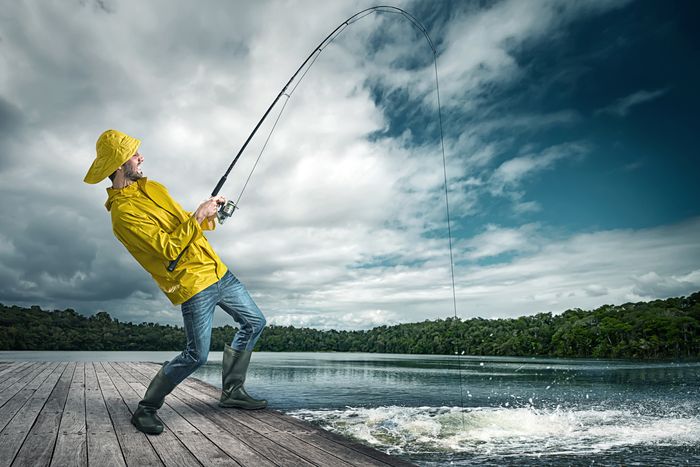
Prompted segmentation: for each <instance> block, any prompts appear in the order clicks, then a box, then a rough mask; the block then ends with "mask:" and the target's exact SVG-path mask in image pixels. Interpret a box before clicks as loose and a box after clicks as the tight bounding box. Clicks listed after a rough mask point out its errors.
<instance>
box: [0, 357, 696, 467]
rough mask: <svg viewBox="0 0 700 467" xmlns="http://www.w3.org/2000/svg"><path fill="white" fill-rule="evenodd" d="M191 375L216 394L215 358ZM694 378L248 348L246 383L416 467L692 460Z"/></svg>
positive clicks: (668, 369) (683, 372) (670, 367)
mask: <svg viewBox="0 0 700 467" xmlns="http://www.w3.org/2000/svg"><path fill="white" fill-rule="evenodd" d="M175 355H177V352H142V353H134V352H66V353H58V352H0V360H14V359H31V360H120V361H130V360H136V361H152V362H156V363H161V362H163V361H165V360H168V359H170V358H172V357H173V356H175ZM193 376H195V377H197V378H200V379H202V380H204V381H207V382H209V383H210V384H213V385H215V386H219V387H220V386H221V352H212V353H210V357H209V362H207V364H206V365H204V366H203V367H201V368H200V369H198V370H197V371H196V372H195V374H194V375H193ZM460 381H461V384H460ZM699 383H700V363H698V362H685V363H672V362H632V361H612V360H563V359H535V358H528V359H519V358H502V357H498V358H496V357H466V356H465V357H459V358H458V357H455V356H415V355H388V354H338V353H265V352H258V353H255V354H254V355H253V359H252V362H251V367H250V371H249V374H248V380H247V383H246V386H247V387H248V390H249V391H250V392H251V394H253V395H255V396H259V397H265V398H266V399H268V401H269V403H270V406H271V407H273V408H276V409H279V410H283V411H286V412H288V413H291V414H292V415H294V416H297V417H300V418H303V419H306V420H308V421H310V422H312V423H316V424H319V425H320V426H323V427H326V428H328V429H331V430H334V431H337V432H339V433H342V434H343V435H345V436H351V437H354V438H356V439H358V440H360V441H362V442H365V443H367V444H371V445H374V446H376V447H377V448H380V449H383V450H384V451H386V452H391V453H395V454H398V455H401V456H404V457H406V458H408V459H410V460H412V461H413V462H416V463H418V464H421V465H445V464H446V463H453V464H454V465H580V464H585V465H590V464H591V463H595V464H596V465H619V464H626V465H631V464H635V463H637V464H641V465H679V464H684V465H700V402H699V401H700V397H699V396H700V384H699Z"/></svg>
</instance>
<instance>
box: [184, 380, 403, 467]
mask: <svg viewBox="0 0 700 467" xmlns="http://www.w3.org/2000/svg"><path fill="white" fill-rule="evenodd" d="M185 381H187V382H188V383H189V386H191V387H193V388H194V389H196V390H199V391H201V392H203V393H205V394H208V395H209V396H210V397H214V398H218V394H219V392H220V390H219V389H218V388H215V387H213V386H211V385H209V384H207V383H205V382H203V381H200V380H198V379H197V378H188V379H187V380H185ZM226 410H230V409H226ZM237 416H238V418H239V419H240V420H241V421H242V422H244V420H247V421H248V422H251V423H255V422H253V421H251V420H250V418H252V419H256V420H258V421H262V422H264V423H266V424H267V425H268V426H269V427H270V428H272V427H275V428H277V429H279V430H282V431H288V432H290V433H292V434H293V435H294V436H296V437H297V438H299V439H301V440H304V441H306V442H308V443H311V444H313V445H315V446H318V447H320V448H322V449H324V450H325V451H326V452H329V453H332V454H333V455H336V456H338V457H341V458H342V459H343V460H345V461H347V462H352V463H353V464H355V465H377V464H379V465H396V466H412V465H415V464H412V463H410V462H408V461H406V460H403V459H400V458H398V457H394V456H390V455H388V454H386V453H383V452H381V451H379V450H377V449H374V448H372V447H370V446H365V445H362V444H359V443H357V442H355V441H352V440H348V439H346V438H343V437H341V436H340V435H337V434H334V433H331V432H329V431H326V430H323V429H321V428H317V427H314V426H313V425H310V424H308V423H306V422H304V421H302V420H298V419H294V418H293V417H289V416H287V415H284V414H282V413H280V412H277V411H274V410H269V409H265V410H252V411H241V413H240V414H238V415H237ZM251 426H252V425H251ZM259 430H265V428H264V427H260V428H259Z"/></svg>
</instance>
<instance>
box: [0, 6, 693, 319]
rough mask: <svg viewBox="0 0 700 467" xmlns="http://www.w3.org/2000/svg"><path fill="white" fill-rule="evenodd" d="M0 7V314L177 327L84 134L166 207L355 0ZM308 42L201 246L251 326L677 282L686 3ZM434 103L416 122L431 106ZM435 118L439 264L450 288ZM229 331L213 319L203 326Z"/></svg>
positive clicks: (209, 169)
mask: <svg viewBox="0 0 700 467" xmlns="http://www.w3.org/2000/svg"><path fill="white" fill-rule="evenodd" d="M3 3H4V5H3V8H2V9H0V214H1V215H2V219H3V221H2V222H1V223H0V303H3V304H5V305H13V304H14V305H20V306H30V305H39V306H41V307H42V308H45V309H65V308H73V309H75V310H77V311H78V312H80V313H83V314H85V315H92V314H94V313H97V312H99V311H106V312H108V313H109V314H110V315H111V316H112V317H114V318H117V319H119V320H120V321H125V322H127V321H131V322H134V323H140V322H144V321H147V322H157V323H161V324H172V325H181V323H182V317H181V313H180V309H179V307H176V306H173V305H172V304H170V302H169V301H168V300H167V298H166V297H165V295H164V294H163V293H162V292H161V291H160V290H159V289H158V287H157V286H156V284H155V282H154V281H153V280H152V279H151V277H150V276H149V275H148V274H147V273H146V272H145V271H144V270H143V269H141V268H140V266H139V265H138V264H137V263H136V261H135V260H134V259H133V258H132V257H131V256H130V255H129V254H128V252H127V251H126V249H125V248H124V247H123V246H122V245H121V244H120V243H119V242H118V240H117V239H116V238H115V237H114V235H113V234H112V228H111V222H110V217H109V213H108V212H107V211H106V209H105V207H104V202H105V200H106V197H107V194H106V191H105V189H106V188H107V187H108V186H109V185H110V184H109V182H108V180H105V181H104V182H102V183H101V184H98V185H87V184H85V183H83V181H82V180H83V177H84V176H85V173H86V172H87V169H88V167H89V166H90V164H91V163H92V160H93V159H94V156H95V142H96V140H97V138H98V136H99V135H100V134H101V133H102V132H103V131H105V130H107V129H109V128H115V129H118V130H120V131H123V132H126V133H128V134H130V135H132V136H134V137H137V138H139V139H140V140H141V141H142V144H141V148H140V153H141V154H142V155H143V156H144V158H145V162H144V164H143V170H144V173H145V175H146V176H148V177H149V179H153V180H157V181H159V182H161V183H163V184H164V185H166V186H167V187H168V189H169V191H170V193H171V194H172V195H173V197H174V198H175V199H176V200H177V201H178V202H179V203H180V204H181V205H182V206H183V207H184V208H185V209H188V210H194V209H195V208H196V206H197V205H198V204H199V203H200V202H201V201H202V200H204V199H205V198H207V197H208V195H209V193H210V192H211V191H212V189H213V188H214V186H215V185H216V182H217V181H218V179H219V177H220V176H221V175H222V174H223V172H224V170H225V169H226V168H227V167H228V165H229V163H230V162H231V161H232V159H233V157H234V156H235V154H236V153H237V152H238V149H239V148H240V147H241V145H242V144H243V142H244V141H245V139H246V138H247V136H248V135H249V134H250V132H251V131H252V129H253V127H254V126H255V124H256V123H257V121H258V120H259V119H260V117H261V116H262V115H263V113H264V112H265V110H266V109H267V107H268V106H269V105H270V104H271V102H272V101H273V99H274V98H275V97H276V96H277V94H278V93H279V92H280V90H281V88H282V86H283V85H284V84H285V83H286V81H287V80H288V79H289V78H290V77H291V76H292V74H293V73H294V71H295V70H296V69H297V67H298V66H299V65H300V64H301V63H302V61H303V60H304V59H305V58H306V57H307V55H308V54H309V53H311V51H312V50H314V48H315V47H316V46H317V45H318V44H319V43H320V41H321V40H322V39H323V38H324V37H325V36H326V35H327V34H328V33H330V32H331V31H332V30H333V29H334V28H335V27H336V26H337V25H339V24H341V23H342V22H343V21H344V20H345V19H346V18H348V17H349V16H351V15H353V14H354V13H356V12H358V11H360V10H362V9H364V8H367V7H370V6H373V5H374V4H373V3H370V2H367V1H337V2H325V1H316V0H306V1H256V2H243V1H240V2H234V1H207V2H186V1H182V0H176V1H149V2H137V1H114V0H97V1H88V0H81V1H60V2H59V1H38V0H35V1H12V2H3ZM392 5H395V6H398V7H400V8H403V9H405V10H407V11H408V12H410V13H411V14H412V15H413V16H414V17H415V18H416V19H418V20H419V21H420V22H421V23H422V24H423V25H424V26H425V28H426V30H427V31H428V34H429V35H430V37H431V39H432V42H433V43H434V44H435V48H436V57H437V67H438V78H439V97H440V104H441V105H440V108H439V109H438V99H437V97H438V96H437V92H436V91H437V87H436V81H435V68H434V64H433V53H432V51H431V48H430V46H429V45H428V42H427V41H426V39H425V37H424V36H423V35H422V33H420V32H419V31H418V30H417V29H416V28H415V27H414V26H413V25H412V24H411V23H410V22H409V21H407V20H406V18H404V17H402V16H401V15H398V14H391V13H374V14H371V15H369V16H366V17H364V18H362V19H361V20H359V21H357V22H354V23H352V24H350V26H348V27H347V28H345V29H344V30H343V32H342V33H341V34H340V35H339V36H338V37H337V38H336V39H335V40H334V41H333V43H332V44H331V45H329V46H328V47H326V48H324V50H323V52H322V53H321V54H320V55H319V57H318V59H317V60H316V61H315V63H314V64H313V66H312V67H311V68H310V69H309V71H308V73H307V74H306V75H305V76H304V78H303V80H302V81H301V82H300V84H299V86H298V87H296V88H295V89H294V92H293V93H292V94H291V97H290V98H289V99H287V98H286V97H284V98H283V99H282V100H281V101H280V103H279V104H278V106H277V107H276V108H275V109H274V110H273V111H272V113H271V117H269V118H267V119H266V120H265V122H264V123H263V125H262V127H261V129H260V131H259V132H258V134H257V135H256V136H255V138H254V139H253V141H252V142H251V144H250V146H249V147H248V149H247V150H246V151H245V152H244V153H243V155H242V157H241V160H240V161H239V163H238V164H237V165H236V167H235V168H234V170H233V172H232V173H231V175H230V176H229V179H228V181H227V184H226V185H225V186H224V188H223V190H222V192H221V194H224V195H226V196H227V197H229V198H234V199H235V198H237V197H238V195H239V193H240V191H241V188H242V186H243V183H244V182H245V179H246V178H247V177H248V175H249V173H250V171H251V168H252V167H253V164H254V163H255V161H256V158H257V157H258V154H259V153H260V150H261V148H262V147H263V145H264V143H265V140H266V138H267V136H268V134H269V132H270V129H271V127H272V124H273V122H274V118H275V117H276V116H277V113H278V111H279V109H280V108H281V106H282V104H284V103H286V106H285V108H284V112H283V114H282V115H281V118H280V120H279V122H278V124H277V126H276V128H275V131H274V132H273V133H272V134H271V137H270V139H269V142H268V144H267V147H266V149H265V151H264V153H263V154H262V156H261V158H260V160H259V163H258V165H257V167H256V169H255V171H254V172H253V174H252V177H251V179H250V183H249V185H248V187H247V188H246V191H245V193H244V194H243V197H242V199H241V202H240V209H239V210H238V211H236V213H235V214H234V216H233V217H232V218H231V219H230V220H228V221H227V222H226V223H225V224H224V225H221V226H218V227H217V229H216V230H215V231H214V232H210V233H207V238H208V239H209V241H210V242H211V243H212V245H213V246H214V248H215V249H216V251H217V252H218V253H219V255H220V256H221V257H222V259H223V260H224V261H225V263H226V264H227V265H228V267H229V268H230V270H231V271H232V272H233V273H234V274H235V275H236V276H237V277H238V278H239V279H240V280H241V281H242V282H243V283H244V284H245V285H246V287H247V288H248V290H249V291H250V293H251V295H252V296H253V298H254V299H255V300H256V302H257V303H258V305H259V306H260V308H261V309H262V311H263V313H264V314H265V315H266V317H267V318H268V322H269V323H272V324H277V325H294V326H297V327H301V326H306V327H314V328H318V329H330V328H334V329H368V328H372V327H375V326H380V325H392V324H397V323H403V322H418V321H424V320H428V319H430V320H432V319H438V318H447V317H451V316H454V315H455V312H456V314H457V315H458V316H459V317H461V318H463V319H468V318H473V317H483V318H508V317H516V316H523V315H529V314H534V313H540V312H552V313H560V312H563V311H565V310H567V309H571V308H582V309H593V308H596V307H598V306H601V305H604V304H622V303H626V302H634V301H646V300H652V299H657V298H667V297H672V296H681V295H688V294H690V293H693V292H695V291H698V290H700V184H699V183H697V174H698V173H700V159H699V157H698V150H697V147H696V144H695V143H696V142H697V134H698V117H697V113H696V112H697V109H698V108H699V107H700V93H698V91H697V83H698V82H700V60H699V51H698V44H700V33H699V32H698V29H697V27H696V24H695V23H696V21H695V18H697V17H698V10H699V9H700V7H699V6H698V3H697V2H694V1H668V2H659V1H636V2H634V1H614V0H606V1H598V0H582V1H577V2H562V1H546V0H542V1H540V0H531V1H521V0H510V1H509V0H505V1H477V2H475V1H455V2H450V1H397V2H392ZM438 110H440V112H441V114H440V113H438ZM440 115H441V117H442V122H443V127H442V131H443V134H444V151H445V160H446V173H447V188H448V195H449V204H450V216H451V224H450V225H451V231H452V236H453V239H452V241H453V257H454V274H455V292H456V310H455V307H454V303H453V295H452V280H451V275H450V251H449V242H448V229H447V222H446V208H445V194H444V173H443V158H442V149H441V144H440V132H441V129H440V125H439V122H440ZM223 324H234V323H232V322H231V320H230V317H229V316H228V315H226V314H225V313H224V312H223V311H221V310H218V311H217V312H216V315H215V319H214V325H215V326H220V325H223Z"/></svg>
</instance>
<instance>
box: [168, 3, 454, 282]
mask: <svg viewBox="0 0 700 467" xmlns="http://www.w3.org/2000/svg"><path fill="white" fill-rule="evenodd" d="M375 12H384V13H396V14H400V15H402V16H404V17H405V18H407V19H408V20H409V21H410V22H411V23H412V24H413V25H414V26H415V27H416V28H418V30H420V31H421V32H422V33H423V34H424V35H425V38H426V39H427V40H428V44H429V45H430V48H431V49H432V51H433V55H436V53H437V52H436V50H435V46H434V45H433V41H432V40H431V39H430V36H429V35H428V32H427V30H426V29H425V27H424V26H423V25H422V24H421V23H420V22H419V21H418V20H417V19H416V18H415V17H414V16H413V15H411V14H410V13H408V12H407V11H405V10H403V9H401V8H398V7H395V6H388V5H379V6H373V7H370V8H366V9H364V10H362V11H359V12H357V13H355V14H354V15H352V16H350V17H349V18H348V19H346V20H345V21H343V22H342V23H340V24H339V25H338V27H336V28H335V29H334V30H333V31H331V33H330V34H328V35H327V36H326V37H325V39H323V40H322V41H321V43H320V44H318V46H316V48H315V49H314V50H313V51H312V52H311V53H310V54H309V56H308V57H306V60H304V62H303V63H302V64H301V65H300V66H299V68H297V70H296V71H295V72H294V74H293V75H292V77H291V78H289V81H287V83H286V84H285V85H284V86H283V87H282V90H281V91H280V92H279V94H277V97H275V99H274V100H273V101H272V104H270V106H269V107H268V108H267V110H266V111H265V113H264V114H263V116H262V117H261V118H260V120H259V121H258V123H257V124H256V125H255V128H253V131H252V132H251V133H250V134H249V135H248V137H247V138H246V140H245V142H244V143H243V145H242V146H241V148H240V149H239V150H238V153H237V154H236V157H235V158H234V159H233V162H231V165H229V166H228V169H226V172H224V175H223V176H222V177H221V178H220V179H219V182H218V183H217V184H216V186H215V187H214V190H212V192H211V196H212V197H213V196H216V195H218V194H219V191H221V188H222V187H223V186H224V183H226V179H227V178H228V175H229V174H230V173H231V170H233V167H234V166H235V165H236V163H237V162H238V159H240V157H241V155H242V154H243V151H245V149H246V148H247V147H248V143H250V141H251V140H252V139H253V137H254V136H255V134H256V133H257V132H258V129H259V128H260V126H261V125H262V123H263V122H264V121H265V119H266V118H267V117H268V115H269V114H270V112H271V111H272V109H273V108H274V107H275V105H277V103H278V102H279V100H280V99H281V98H282V96H286V97H287V101H286V102H285V104H284V105H285V106H286V105H287V102H289V98H290V97H291V95H292V93H293V92H294V90H296V88H297V86H298V85H299V83H301V80H302V79H303V78H304V76H305V75H306V72H308V71H309V69H310V68H311V66H312V65H313V63H314V62H315V61H316V59H317V58H318V57H319V55H320V54H321V52H322V51H323V49H324V48H325V47H326V46H328V45H329V44H330V43H331V42H333V41H334V40H335V39H336V38H337V37H338V36H339V35H340V33H341V32H343V30H344V29H345V28H346V27H348V26H349V25H350V24H352V23H354V22H355V21H359V20H360V19H362V18H364V17H365V16H367V15H370V14H372V13H375ZM307 64H308V65H309V66H308V67H307V68H306V71H304V73H303V74H302V76H301V78H300V79H299V81H298V82H297V83H296V85H295V86H294V87H293V88H292V89H291V90H290V92H287V90H288V89H289V86H290V85H291V84H292V82H294V80H295V79H296V78H297V76H298V75H299V73H301V71H302V70H303V69H304V67H306V65H307ZM436 77H437V65H436ZM283 111H284V107H282V109H281V111H280V113H279V115H278V116H277V120H276V121H275V124H274V125H273V127H272V130H271V131H270V134H269V135H268V138H267V141H269V137H270V135H271V134H272V131H274V129H275V126H276V125H277V121H279V118H280V116H281V115H282V112H283ZM440 136H441V137H442V117H441V126H440ZM267 141H265V145H267ZM264 150H265V146H263V149H262V150H261V152H260V155H262V151H264ZM443 156H444V151H443ZM259 159H260V156H258V160H259ZM256 165H257V161H256ZM253 170H255V166H253ZM251 175H252V170H251ZM249 180H250V176H249V177H248V180H246V183H245V185H244V187H243V190H242V191H241V194H240V195H239V197H238V199H237V200H236V202H234V201H231V200H229V201H228V202H227V203H226V204H224V205H223V206H221V207H220V208H219V211H218V212H217V219H218V221H219V223H220V224H223V222H224V221H225V220H226V219H227V218H229V217H231V216H232V215H233V213H234V211H235V210H236V209H238V202H239V201H240V198H241V196H242V195H243V191H244V190H245V188H246V186H247V184H248V181H249ZM186 249H187V247H185V250H186ZM185 250H183V251H182V252H181V253H180V254H179V255H178V257H177V258H175V259H174V260H173V261H171V262H170V263H169V264H168V267H167V269H168V271H169V272H173V271H174V270H175V267H176V266H177V263H178V262H179V261H180V258H181V257H182V255H183V254H184V253H185Z"/></svg>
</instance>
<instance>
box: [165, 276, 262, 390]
mask: <svg viewBox="0 0 700 467" xmlns="http://www.w3.org/2000/svg"><path fill="white" fill-rule="evenodd" d="M216 305H219V306H220V307H221V308H222V309H223V310H224V311H225V312H226V313H228V314H229V315H231V317H232V318H233V319H234V320H235V321H236V322H237V323H238V332H237V333H236V335H235V336H234V337H233V340H232V341H231V347H232V348H233V349H234V350H238V351H243V350H248V351H251V350H253V347H254V346H255V343H256V342H257V340H258V338H260V334H262V331H263V328H265V323H266V321H265V317H264V316H263V314H262V313H261V312H260V309H259V308H258V306H257V305H256V304H255V302H254V301H253V299H252V298H251V297H250V295H249V294H248V291H247V290H246V288H245V287H244V286H243V284H241V283H240V282H239V281H238V279H236V276H234V275H233V274H232V273H231V271H227V272H226V274H224V277H222V278H221V279H220V280H219V281H218V282H216V283H215V284H212V285H210V286H209V287H207V288H206V289H204V290H202V291H201V292H199V293H197V294H196V295H195V296H194V297H192V298H190V299H189V300H187V301H186V302H184V303H183V304H182V319H183V321H184V325H185V335H186V336H187V347H186V348H185V350H183V351H182V353H180V354H179V355H178V356H177V357H175V358H173V359H172V360H170V361H169V362H168V363H167V364H166V365H165V368H164V370H163V371H165V375H166V376H167V377H168V379H169V380H170V381H171V382H172V383H173V384H180V383H181V382H182V381H183V380H184V379H185V378H187V377H188V376H189V375H190V374H192V373H193V372H194V371H195V370H196V369H197V368H199V367H200V366H202V365H204V363H205V362H206V361H207V357H208V356H209V346H210V344H211V325H212V319H213V318H214V310H215V309H216Z"/></svg>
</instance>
